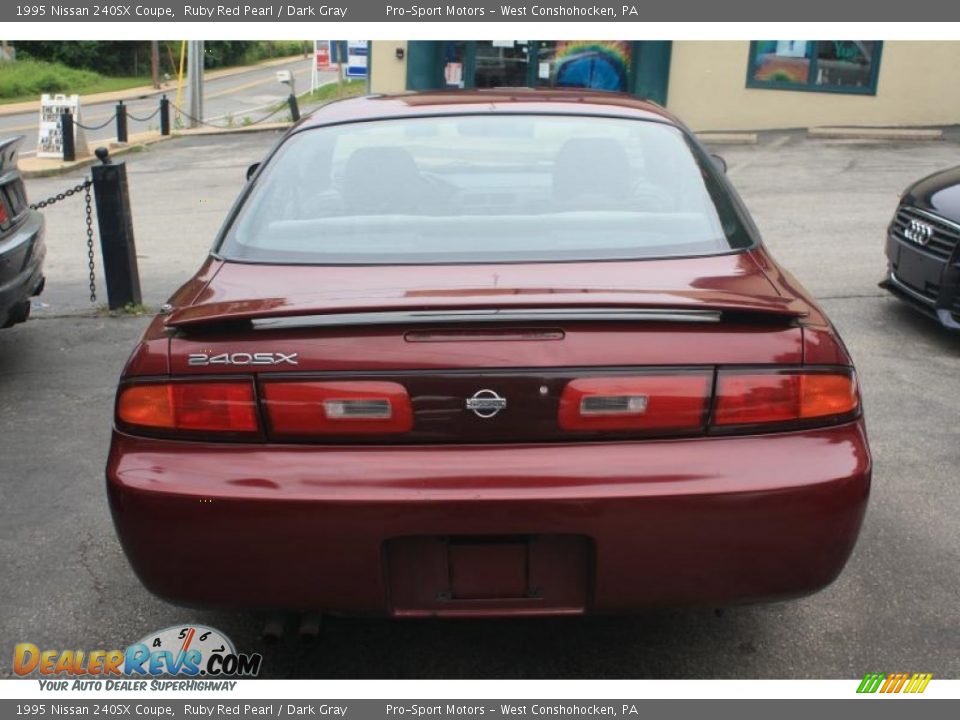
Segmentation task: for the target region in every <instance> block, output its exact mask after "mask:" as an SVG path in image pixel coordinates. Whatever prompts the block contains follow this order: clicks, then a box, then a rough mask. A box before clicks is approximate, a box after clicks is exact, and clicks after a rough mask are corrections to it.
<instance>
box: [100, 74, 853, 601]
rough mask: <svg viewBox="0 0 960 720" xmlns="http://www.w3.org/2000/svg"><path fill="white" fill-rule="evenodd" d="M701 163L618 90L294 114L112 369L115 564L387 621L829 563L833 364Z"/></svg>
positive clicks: (654, 114) (849, 507)
mask: <svg viewBox="0 0 960 720" xmlns="http://www.w3.org/2000/svg"><path fill="white" fill-rule="evenodd" d="M721 166H722V162H721V161H720V160H719V158H711V156H709V155H708V154H707V153H706V152H705V151H704V149H703V148H702V147H701V146H700V145H699V144H698V142H697V140H696V139H694V137H693V136H692V134H691V133H690V131H689V130H687V129H686V128H685V127H684V126H683V125H682V124H681V123H680V122H679V121H678V120H676V119H675V118H673V117H672V116H670V115H669V114H667V113H666V112H665V111H664V110H663V109H662V108H660V107H658V106H657V105H655V104H652V103H649V102H645V101H641V100H638V99H636V98H631V97H627V96H623V95H617V94H605V93H592V92H587V91H584V92H581V91H556V90H552V91H551V90H546V91H538V90H523V89H520V90H513V89H508V90H493V91H462V92H461V91H453V92H437V93H432V94H400V95H393V96H372V97H366V98H359V99H352V100H346V101H341V102H337V103H334V104H331V105H328V106H326V107H324V108H322V109H321V110H319V111H317V112H316V113H315V114H313V116H312V117H310V118H308V119H306V120H304V121H302V122H300V123H299V124H298V125H296V126H295V127H294V128H293V129H291V130H290V131H289V132H288V133H287V134H286V135H285V136H284V137H283V138H282V140H281V141H280V142H279V143H278V145H277V146H276V147H275V148H274V149H273V150H272V151H271V153H270V154H269V156H268V157H267V158H266V160H265V161H264V162H263V163H262V164H261V165H259V166H254V167H252V168H251V171H250V173H249V174H250V177H249V179H248V183H247V186H246V187H245V189H244V190H243V192H242V193H241V196H240V198H239V200H238V201H237V203H236V205H235V206H234V208H233V209H232V211H231V212H230V214H229V217H228V218H227V221H226V223H225V225H224V227H223V230H222V231H221V233H220V235H219V237H218V238H217V239H216V242H215V244H214V247H213V250H212V252H211V254H210V257H209V259H207V261H206V262H205V263H204V264H203V266H202V267H201V269H200V270H199V272H197V274H196V275H195V276H194V277H193V278H192V279H191V280H190V281H189V282H187V283H186V284H185V285H183V287H181V288H180V289H179V290H178V291H177V292H176V293H175V294H174V295H173V297H172V298H171V299H170V301H169V305H168V306H165V307H164V309H163V312H161V314H160V315H158V317H156V318H155V319H154V320H153V322H152V323H151V324H150V326H149V327H148V328H147V330H146V332H145V334H144V336H143V338H142V340H141V341H140V343H139V344H138V345H137V347H136V348H135V350H134V351H133V355H132V356H131V358H130V360H129V361H128V363H127V365H126V368H125V369H124V371H123V377H122V379H121V381H120V386H119V390H118V393H117V401H116V420H115V423H116V424H115V428H114V431H113V441H112V446H111V450H110V458H109V462H108V466H107V472H106V474H107V485H108V491H109V498H110V504H111V508H112V511H113V518H114V521H115V524H116V528H117V531H118V533H119V536H120V539H121V541H122V544H123V547H124V549H125V550H126V553H127V556H128V557H129V559H130V562H131V564H132V565H133V568H134V569H135V571H136V572H137V574H138V576H139V577H140V579H141V580H142V582H143V583H144V585H145V586H146V587H147V588H149V589H150V590H151V591H152V592H154V593H156V594H157V595H159V596H161V597H163V598H167V599H169V600H171V601H173V602H176V603H181V604H185V605H191V606H201V607H234V608H248V609H258V610H268V611H291V612H299V611H303V612H310V613H318V612H333V613H347V614H388V615H393V616H396V617H411V616H434V615H440V616H483V615H550V614H555V615H556V614H578V613H585V612H618V611H635V610H639V609H643V608H650V607H664V606H674V607H676V606H692V605H698V606H708V607H710V606H712V607H720V606H724V605H730V604H735V603H744V602H751V601H763V600H772V599H777V598H787V597H796V596H800V595H804V594H807V593H811V592H813V591H816V590H818V589H820V588H822V587H824V586H825V585H827V584H828V583H830V582H831V581H832V580H833V579H834V578H835V577H836V576H837V575H838V573H839V572H840V571H841V569H842V568H843V566H844V564H845V562H846V560H847V558H848V557H849V555H850V552H851V550H852V548H853V546H854V543H855V541H856V537H857V534H858V532H859V528H860V524H861V521H862V519H863V514H864V510H865V507H866V502H867V496H868V492H869V485H870V471H871V461H870V451H869V447H868V444H867V436H866V432H865V428H864V422H863V417H862V414H861V406H860V393H859V390H858V387H857V379H856V375H855V373H854V369H853V367H852V363H851V359H850V356H849V355H848V353H847V351H846V349H845V348H844V345H843V343H842V342H841V340H840V338H839V337H838V335H837V333H836V331H835V330H834V328H833V327H832V326H831V324H830V321H829V320H828V319H827V318H826V317H825V315H824V313H823V311H822V310H821V309H820V308H819V307H818V306H817V304H816V302H815V301H814V300H813V299H812V298H811V297H810V295H809V294H808V293H807V292H806V291H805V290H804V289H803V288H802V287H801V286H800V284H799V283H798V282H797V281H796V280H795V279H794V278H793V277H792V276H790V275H789V274H788V273H787V272H785V271H784V270H783V269H781V268H780V267H779V266H778V265H777V263H776V262H775V261H774V260H773V258H772V257H771V256H770V254H769V253H768V252H767V251H766V250H765V249H764V247H763V245H762V244H761V242H760V239H759V237H758V233H757V230H756V228H755V227H754V225H753V223H752V221H751V219H750V217H749V215H748V213H747V211H746V209H745V208H744V206H743V204H742V202H741V201H740V199H739V198H738V197H737V194H736V193H735V191H734V190H733V188H732V186H731V185H730V183H729V182H728V181H727V180H726V178H725V176H724V174H723V170H722V167H721Z"/></svg>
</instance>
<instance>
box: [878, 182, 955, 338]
mask: <svg viewBox="0 0 960 720" xmlns="http://www.w3.org/2000/svg"><path fill="white" fill-rule="evenodd" d="M880 287H882V288H885V289H887V290H889V291H890V292H892V293H893V294H894V295H896V296H897V297H899V298H902V299H903V300H906V301H907V302H908V303H910V304H911V305H912V306H913V307H915V308H917V309H918V310H920V311H922V312H924V313H926V314H927V315H929V316H930V317H932V318H934V319H935V320H938V321H939V322H940V324H941V325H943V326H944V327H946V328H949V329H950V330H955V331H960V167H956V168H952V169H950V170H943V171H941V172H938V173H934V174H933V175H929V176H927V177H925V178H923V179H922V180H918V181H917V182H915V183H914V184H913V185H911V186H910V187H909V188H907V190H906V192H904V194H903V196H902V197H901V198H900V205H899V206H898V207H897V212H896V214H895V215H894V216H893V221H892V222H891V223H890V228H889V230H888V232H887V277H885V278H884V279H883V281H882V282H881V283H880Z"/></svg>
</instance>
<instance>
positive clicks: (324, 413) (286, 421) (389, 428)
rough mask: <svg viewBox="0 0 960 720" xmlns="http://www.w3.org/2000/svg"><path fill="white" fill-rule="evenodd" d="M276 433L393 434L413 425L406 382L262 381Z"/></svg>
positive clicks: (301, 435)
mask: <svg viewBox="0 0 960 720" xmlns="http://www.w3.org/2000/svg"><path fill="white" fill-rule="evenodd" d="M262 389H263V399H264V405H265V407H266V411H267V418H268V420H269V423H270V433H271V434H272V435H273V436H275V437H310V436H315V435H393V434H398V433H405V432H409V431H410V430H411V429H412V428H413V409H412V408H411V406H410V396H409V395H408V394H407V391H406V389H405V388H404V387H403V385H400V384H399V383H394V382H377V381H349V382H325V381H280V380H270V381H265V382H263V384H262Z"/></svg>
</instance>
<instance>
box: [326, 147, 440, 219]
mask: <svg viewBox="0 0 960 720" xmlns="http://www.w3.org/2000/svg"><path fill="white" fill-rule="evenodd" d="M423 183H424V180H423V177H422V176H421V175H420V170H419V169H418V168H417V163H416V161H415V160H414V159H413V156H412V155H411V154H410V153H409V152H408V151H406V150H404V149H403V148H401V147H390V146H384V147H369V148H360V149H359V150H355V151H354V152H353V154H352V155H350V158H349V159H348V160H347V165H346V167H345V168H344V171H343V187H342V191H341V192H342V194H343V199H344V201H345V202H346V204H347V207H348V208H349V209H350V210H352V211H360V212H367V213H392V212H403V211H411V210H414V209H415V208H414V207H413V206H414V205H419V204H420V203H421V202H422V200H423Z"/></svg>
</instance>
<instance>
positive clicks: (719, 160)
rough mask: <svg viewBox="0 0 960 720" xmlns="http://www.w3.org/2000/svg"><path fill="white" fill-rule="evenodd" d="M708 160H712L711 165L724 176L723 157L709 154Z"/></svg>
mask: <svg viewBox="0 0 960 720" xmlns="http://www.w3.org/2000/svg"><path fill="white" fill-rule="evenodd" d="M710 159H711V160H713V164H714V165H716V167H717V170H719V171H720V172H722V173H723V174H724V175H726V173H727V161H726V160H724V159H723V156H722V155H717V154H716V153H710Z"/></svg>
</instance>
